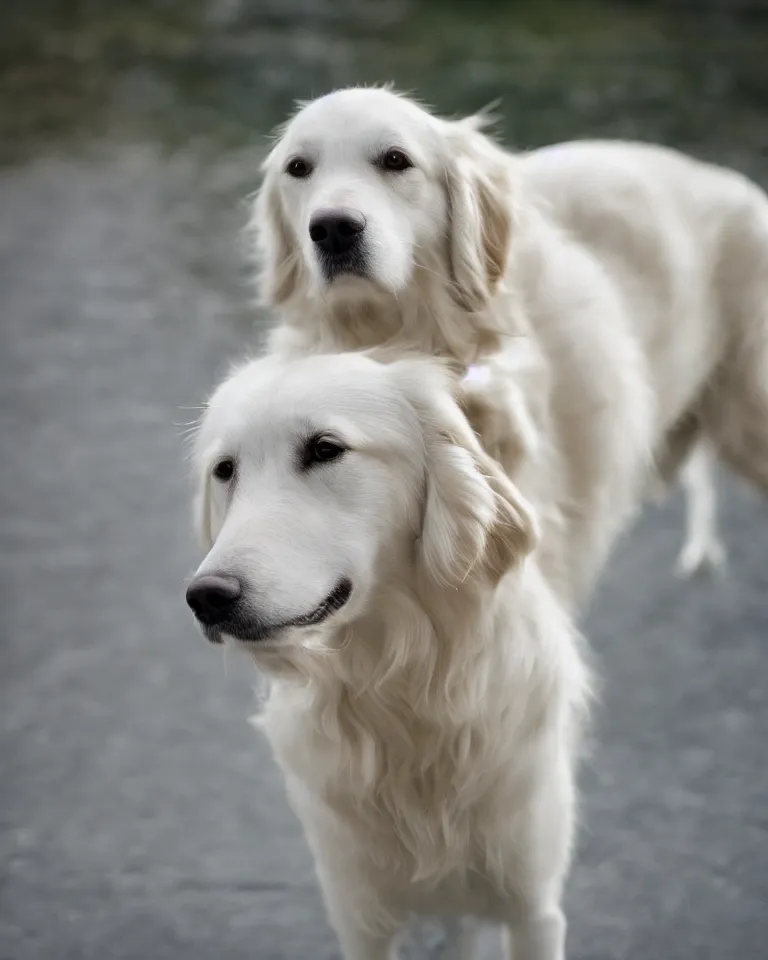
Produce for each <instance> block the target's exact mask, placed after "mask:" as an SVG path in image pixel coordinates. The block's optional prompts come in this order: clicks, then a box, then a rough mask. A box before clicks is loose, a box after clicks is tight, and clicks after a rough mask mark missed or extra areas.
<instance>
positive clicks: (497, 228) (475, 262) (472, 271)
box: [446, 117, 514, 312]
mask: <svg viewBox="0 0 768 960" xmlns="http://www.w3.org/2000/svg"><path fill="white" fill-rule="evenodd" d="M472 121H473V118H471V117H470V118H468V119H467V120H464V121H460V122H458V123H452V124H450V128H449V134H448V140H449V143H450V144H451V147H452V151H451V152H452V156H451V158H450V160H449V161H448V166H447V171H446V176H447V189H448V205H449V212H448V215H449V218H450V228H449V239H450V260H451V271H452V279H453V281H454V284H455V290H454V295H455V297H456V299H457V301H458V302H459V304H460V306H461V307H463V308H464V309H465V310H469V311H470V312H473V311H479V310H481V309H483V308H484V307H485V306H486V305H487V303H488V300H489V299H490V297H491V296H492V295H493V293H494V291H495V289H496V286H497V285H498V283H499V281H500V280H501V279H502V277H503V276H504V273H505V271H506V267H507V258H508V254H509V244H510V238H511V234H512V227H513V216H514V210H513V201H512V196H513V191H512V167H513V158H512V157H511V156H509V155H508V154H507V153H505V152H504V151H503V150H502V149H501V147H498V146H497V145H496V144H495V143H493V141H492V140H490V139H489V138H488V137H487V136H485V135H484V134H483V133H481V132H480V131H479V129H477V127H478V124H477V123H473V122H472Z"/></svg>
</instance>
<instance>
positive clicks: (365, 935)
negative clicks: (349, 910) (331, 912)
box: [333, 916, 400, 960]
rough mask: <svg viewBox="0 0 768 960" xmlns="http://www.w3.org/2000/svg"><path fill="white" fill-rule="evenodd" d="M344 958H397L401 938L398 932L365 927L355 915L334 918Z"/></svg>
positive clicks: (366, 959) (392, 959)
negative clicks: (374, 930)
mask: <svg viewBox="0 0 768 960" xmlns="http://www.w3.org/2000/svg"><path fill="white" fill-rule="evenodd" d="M333 922H334V926H335V928H336V934H337V936H338V938H339V943H340V944H341V952H342V955H343V957H344V960H397V958H398V953H399V951H398V945H399V941H400V938H399V936H398V935H397V934H396V933H376V932H372V931H370V930H365V929H363V928H362V927H361V926H360V924H359V921H358V920H356V919H355V918H354V917H347V918H345V919H344V920H342V919H341V918H339V917H338V916H337V917H334V918H333Z"/></svg>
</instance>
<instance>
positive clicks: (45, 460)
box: [0, 147, 768, 960]
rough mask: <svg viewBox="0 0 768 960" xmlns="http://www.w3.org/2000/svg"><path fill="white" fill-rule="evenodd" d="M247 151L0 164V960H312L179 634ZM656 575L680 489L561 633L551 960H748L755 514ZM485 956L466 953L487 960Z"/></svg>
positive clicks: (243, 326)
mask: <svg viewBox="0 0 768 960" xmlns="http://www.w3.org/2000/svg"><path fill="white" fill-rule="evenodd" d="M253 181H254V169H253V167H252V164H251V163H250V162H249V161H247V160H245V159H244V158H243V156H242V155H236V154H233V155H231V156H229V157H227V158H225V159H223V160H221V161H220V162H219V163H217V164H215V165H210V164H208V163H206V162H204V161H201V160H196V159H195V158H193V157H190V156H189V155H181V156H170V157H169V156H163V155H161V154H160V153H159V152H157V151H155V150H154V149H152V148H146V149H145V148H139V147H124V148H121V149H118V148H113V149H109V150H108V149H105V150H103V151H100V152H99V151H90V152H89V153H87V154H86V153H83V154H81V155H79V156H75V155H72V156H68V157H67V156H58V157H57V156H51V157H48V158H47V159H39V160H36V161H33V162H30V163H28V164H26V165H23V166H19V167H15V168H6V169H4V170H3V171H2V173H0V292H1V293H2V305H1V306H0V311H1V313H0V316H1V319H2V351H1V356H0V401H1V402H0V443H1V444H2V446H1V447H0V515H1V519H2V551H1V552H0V590H2V610H3V621H2V628H1V630H2V667H1V668H0V757H1V758H2V795H1V796H0V813H1V817H0V831H1V832H0V863H2V868H1V869H2V881H3V882H2V886H1V887H0V960H139V958H141V960H144V958H150V960H308V958H313V960H315V958H317V960H323V958H326V960H330V958H334V957H336V956H337V953H336V950H335V945H334V940H333V937H332V935H331V933H330V931H329V929H328V927H327V926H326V924H325V921H324V919H323V911H322V906H321V903H320V899H319V895H318V892H317V890H316V887H315V884H314V881H313V876H312V871H311V865H310V859H309V856H308V853H307V850H306V848H305V846H304V843H303V840H302V838H301V835H300V831H299V829H298V825H297V823H296V821H295V820H294V818H293V816H292V814H291V813H290V811H289V810H288V808H287V806H286V802H285V797H284V794H283V789H282V786H281V782H280V778H279V776H278V774H277V772H276V770H275V767H274V765H273V763H272V761H271V759H270V757H269V754H268V751H267V749H266V747H265V745H264V743H262V741H261V740H260V739H259V737H258V736H257V735H256V734H255V733H254V732H253V731H252V730H251V729H250V728H249V726H248V725H247V724H246V722H245V718H246V717H247V715H248V713H249V712H250V710H251V707H252V703H253V693H252V683H253V677H252V676H251V675H250V674H248V673H247V672H243V671H244V669H246V668H245V667H244V664H243V663H240V662H237V661H236V659H234V658H231V659H229V660H222V656H221V654H220V652H218V651H217V650H215V649H213V648H211V647H209V646H207V645H206V644H205V643H204V642H203V641H202V639H201V638H200V637H199V635H198V634H197V633H196V631H195V629H194V627H193V625H192V622H191V618H190V616H189V615H188V613H187V611H186V609H185V607H184V603H183V582H184V580H185V577H187V576H188V575H189V573H190V572H191V571H192V570H193V569H194V566H195V565H196V554H195V549H194V546H193V543H192V540H191V537H190V533H189V529H188V527H189V525H188V516H187V514H188V510H187V502H188V486H187V480H186V476H185V463H184V445H183V442H182V440H181V428H180V426H179V425H180V424H181V423H182V422H183V421H188V420H190V419H192V418H193V417H194V411H193V410H190V409H189V408H190V407H192V406H194V405H195V404H196V403H199V401H200V400H201V398H202V397H203V396H204V394H205V392H206V390H207V389H208V388H209V387H210V386H211V385H212V384H213V382H214V380H215V378H216V377H217V375H218V374H219V373H220V372H221V370H222V369H223V365H224V363H225V360H226V359H227V358H229V357H231V356H233V355H234V354H235V353H236V352H237V350H238V348H239V347H240V346H241V345H242V344H243V342H244V341H245V340H247V339H248V338H249V337H250V332H249V331H250V329H251V327H250V324H251V320H250V318H249V315H250V311H249V308H248V304H247V302H246V296H245V292H244V287H243V285H242V279H243V269H242V266H241V265H240V262H239V260H238V256H237V241H238V236H237V231H238V228H239V225H240V223H241V211H240V210H239V209H238V207H237V205H236V204H235V198H236V197H237V196H241V195H244V194H245V193H246V191H247V190H248V189H249V188H250V187H251V186H252V184H253ZM724 513H725V529H726V535H727V540H728V544H729V547H730V550H731V567H730V576H729V577H728V578H727V579H725V580H723V581H721V582H717V583H693V584H688V585H683V584H680V583H679V582H677V581H676V580H675V579H674V578H673V576H672V574H671V569H672V564H673V560H674V556H675V551H676V549H677V546H678V542H679V536H680V525H681V524H680V502H679V498H678V499H675V500H673V501H672V502H671V503H670V504H669V505H668V506H666V507H665V508H664V509H663V510H657V511H653V512H650V513H649V514H648V515H647V516H646V517H645V518H644V519H643V520H642V522H641V523H640V525H639V528H638V529H637V530H636V531H635V532H634V533H633V534H632V535H631V536H630V537H627V538H626V541H625V542H624V543H623V545H622V547H621V549H620V550H619V551H618V555H617V557H616V560H615V563H613V564H612V566H611V569H610V571H609V572H608V575H607V577H606V579H605V582H604V584H603V586H602V589H601V591H600V593H599V596H598V598H597V600H596V602H595V605H594V609H593V611H592V612H591V614H590V616H589V619H588V623H587V628H588V631H589V634H590V636H591V638H592V640H593V643H594V646H595V648H596V650H597V653H598V657H599V663H600V665H601V669H602V673H603V675H604V676H605V678H606V688H605V695H604V704H603V707H602V709H601V711H600V713H599V722H598V725H597V731H596V732H597V737H596V743H595V748H594V751H593V755H592V759H591V761H590V763H589V766H588V768H587V769H586V770H585V773H584V777H583V784H584V791H585V801H584V822H585V828H584V831H583V833H582V837H581V845H580V853H579V858H578V864H577V866H576V869H575V871H574V874H573V878H572V882H571V884H570V888H569V904H568V907H569V913H570V917H571V957H572V958H573V960H620V958H631V960H635V958H637V960H709V958H712V960H715V958H718V960H726V958H727V960H731V958H733V960H736V958H738V960H759V958H762V960H765V958H766V956H768V946H767V944H768V762H766V760H767V759H768V756H767V754H768V596H767V594H766V589H767V588H768V510H766V507H765V505H764V504H762V503H761V502H760V501H758V499H757V498H756V497H755V496H753V495H752V494H751V493H750V492H749V491H746V490H744V489H743V488H741V487H740V486H738V485H737V484H736V483H734V482H727V483H726V484H725V487H724ZM489 955H490V954H489Z"/></svg>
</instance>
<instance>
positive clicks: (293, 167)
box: [285, 157, 312, 180]
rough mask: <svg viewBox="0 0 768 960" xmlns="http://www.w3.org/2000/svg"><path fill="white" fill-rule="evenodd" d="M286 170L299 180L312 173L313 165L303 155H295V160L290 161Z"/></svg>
mask: <svg viewBox="0 0 768 960" xmlns="http://www.w3.org/2000/svg"><path fill="white" fill-rule="evenodd" d="M285 172H286V173H287V174H288V175H289V176H291V177H295V178H296V179H297V180H303V179H304V177H308V176H309V175H310V173H312V166H311V164H309V163H308V162H307V161H306V160H304V159H303V158H302V157H294V158H293V160H291V161H289V163H288V166H287V167H286V168H285Z"/></svg>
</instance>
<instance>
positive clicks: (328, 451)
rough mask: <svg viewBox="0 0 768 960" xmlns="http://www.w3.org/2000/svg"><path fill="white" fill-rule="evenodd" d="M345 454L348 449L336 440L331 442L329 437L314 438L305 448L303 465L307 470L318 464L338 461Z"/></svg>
mask: <svg viewBox="0 0 768 960" xmlns="http://www.w3.org/2000/svg"><path fill="white" fill-rule="evenodd" d="M345 452H346V448H345V447H342V446H341V445H340V444H338V443H336V441H335V440H329V439H328V437H312V438H311V439H310V440H308V441H307V444H306V446H305V447H304V452H303V456H302V461H301V464H302V467H304V469H305V470H307V469H309V468H310V467H311V466H313V465H314V464H316V463H330V462H331V461H332V460H338V459H339V457H340V456H342V454H344V453H345Z"/></svg>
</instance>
